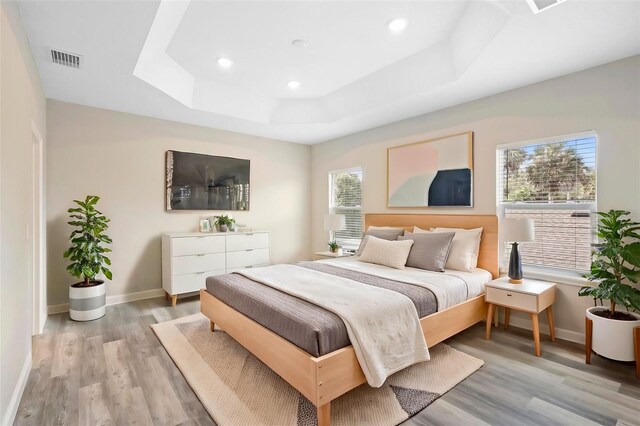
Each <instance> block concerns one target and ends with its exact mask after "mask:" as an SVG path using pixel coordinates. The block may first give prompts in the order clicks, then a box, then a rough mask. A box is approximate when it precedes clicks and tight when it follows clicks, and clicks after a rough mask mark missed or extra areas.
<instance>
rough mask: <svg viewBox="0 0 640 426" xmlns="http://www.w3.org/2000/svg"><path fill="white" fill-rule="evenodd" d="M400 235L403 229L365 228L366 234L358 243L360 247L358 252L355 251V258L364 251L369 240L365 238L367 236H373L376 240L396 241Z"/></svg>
mask: <svg viewBox="0 0 640 426" xmlns="http://www.w3.org/2000/svg"><path fill="white" fill-rule="evenodd" d="M402 234H404V229H403V228H389V227H377V226H370V227H369V228H367V232H365V234H364V237H363V238H362V241H361V242H360V247H358V250H357V251H356V256H360V255H361V254H362V250H364V248H365V246H366V245H367V242H368V240H369V239H368V238H367V236H369V235H373V236H374V237H376V238H382V239H383V240H388V241H396V240H397V239H398V237H399V236H400V235H402Z"/></svg>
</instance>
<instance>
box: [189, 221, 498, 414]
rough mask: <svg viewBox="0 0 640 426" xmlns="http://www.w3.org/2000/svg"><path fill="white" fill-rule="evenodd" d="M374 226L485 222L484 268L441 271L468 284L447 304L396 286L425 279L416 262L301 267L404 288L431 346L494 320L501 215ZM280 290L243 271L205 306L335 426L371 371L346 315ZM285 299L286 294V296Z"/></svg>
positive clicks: (214, 321)
mask: <svg viewBox="0 0 640 426" xmlns="http://www.w3.org/2000/svg"><path fill="white" fill-rule="evenodd" d="M369 226H393V227H403V228H405V229H407V230H411V229H412V228H413V226H418V227H421V228H429V227H448V228H477V227H482V228H483V234H482V240H481V243H480V252H479V256H478V268H479V269H478V270H477V272H476V273H470V272H467V273H461V272H458V273H456V272H453V271H448V272H449V273H448V274H440V276H441V277H444V276H452V277H454V278H452V279H453V280H454V281H455V282H457V283H464V286H462V284H460V289H459V290H458V291H457V293H456V292H453V293H451V295H449V296H447V297H448V298H450V299H451V300H448V299H447V302H446V304H445V305H444V306H442V303H443V302H442V301H443V296H442V295H441V294H437V292H435V294H432V295H431V296H430V295H429V292H428V291H426V292H425V291H424V289H423V288H422V287H420V286H404V287H402V288H403V289H404V290H402V289H400V291H399V288H395V287H394V286H397V282H396V281H397V280H398V277H399V276H402V277H403V278H402V280H404V281H406V282H411V280H416V279H417V280H419V279H420V276H421V275H420V272H417V271H412V270H411V269H412V268H406V270H402V271H401V272H400V275H398V272H397V271H394V273H393V274H391V275H390V274H388V273H386V272H385V271H384V269H385V267H381V266H377V265H369V264H364V263H362V262H357V260H356V259H353V258H343V259H331V260H325V261H319V262H309V263H304V264H299V266H300V267H306V268H310V269H314V270H318V271H320V272H327V273H328V272H331V273H332V274H338V275H342V276H344V277H346V278H348V279H354V278H353V277H354V275H353V274H360V275H359V276H357V279H359V280H362V279H366V277H369V279H370V280H373V281H372V282H369V283H367V284H370V285H376V286H380V287H383V288H390V289H393V290H395V291H399V292H401V293H402V292H404V293H403V294H405V296H407V297H409V298H410V299H411V300H412V301H413V303H414V304H415V306H416V310H417V312H418V313H419V317H420V326H421V328H422V333H423V334H424V337H425V340H426V342H427V344H428V346H430V347H431V346H434V345H436V344H437V343H439V342H441V341H443V340H445V339H447V338H449V337H451V336H453V335H455V334H456V333H458V332H460V331H462V330H464V329H466V328H468V327H470V326H471V325H473V324H475V323H477V322H479V321H481V320H483V319H485V318H486V313H487V306H486V304H485V302H484V296H483V290H484V285H483V284H484V283H486V282H487V281H488V280H490V279H492V278H495V277H497V275H498V253H497V247H498V242H497V241H498V238H497V237H498V235H497V229H498V228H497V218H496V217H495V216H488V215H486V216H485V215H415V214H366V215H365V229H366V228H368V227H369ZM375 269H378V270H377V271H376V270H375ZM422 273H424V271H422ZM465 274H466V275H465ZM376 276H377V278H371V277H376ZM218 278H220V277H218ZM440 279H448V278H440ZM407 280H409V281H407ZM236 281H239V282H236ZM454 281H450V282H454ZM450 282H447V283H446V284H447V285H446V286H444V287H447V286H449V284H450ZM238 289H241V290H240V292H238ZM278 293H279V292H278V290H275V289H272V288H270V287H267V286H263V285H262V284H260V283H256V282H252V281H251V280H248V279H247V278H246V277H243V276H241V275H237V274H232V275H227V276H225V278H223V279H222V280H220V279H218V280H217V281H216V285H215V288H212V287H211V286H209V290H207V289H203V290H201V294H200V295H201V310H202V312H203V314H205V315H206V316H207V317H208V318H209V320H210V321H211V330H212V331H213V330H214V325H218V327H219V328H221V329H223V330H224V331H225V332H226V333H228V334H229V335H230V336H232V337H233V338H234V339H235V340H236V341H238V342H239V343H240V344H241V345H243V346H244V347H245V348H246V349H247V350H249V351H250V352H252V353H253V354H254V355H255V356H256V357H257V358H259V359H260V360H261V361H262V362H264V363H265V364H267V365H268V366H269V367H270V368H271V369H272V370H273V371H274V372H276V373H277V374H278V375H280V376H281V377H282V378H283V379H285V380H286V381H287V382H288V383H289V384H291V385H292V386H293V387H294V388H296V389H297V390H298V391H299V392H300V393H302V394H303V395H304V396H305V397H306V398H307V399H309V401H311V402H312V403H313V404H314V405H315V406H316V407H317V413H318V424H319V425H320V426H324V425H329V423H330V404H331V401H332V400H334V399H336V398H337V397H339V396H340V395H342V394H344V393H346V392H348V391H349V390H351V389H353V388H355V387H357V386H359V385H361V384H363V383H365V382H366V380H365V375H364V373H363V370H362V369H361V367H360V364H359V363H358V360H357V358H356V354H355V351H354V348H353V346H352V345H350V344H349V339H348V337H347V335H346V332H345V331H344V330H343V329H341V320H340V318H337V317H336V316H335V315H333V314H332V313H330V312H327V311H323V309H322V308H319V307H317V306H315V307H314V306H313V305H312V304H309V303H308V302H304V301H301V300H297V301H296V300H295V298H292V297H291V296H289V295H284V296H283V295H282V294H280V295H278ZM432 293H433V292H432ZM463 294H464V297H463ZM286 296H288V297H286ZM278 298H279V299H283V298H284V301H283V300H279V299H278ZM434 298H435V299H437V300H435V301H434V300H433V299H434ZM292 299H293V300H292ZM274 300H275V301H274ZM268 301H270V302H269V303H270V304H271V306H270V305H269V303H267V302H268ZM438 305H440V306H438ZM278 307H279V308H278ZM314 308H315V309H314ZM243 312H244V313H243ZM342 327H344V324H342Z"/></svg>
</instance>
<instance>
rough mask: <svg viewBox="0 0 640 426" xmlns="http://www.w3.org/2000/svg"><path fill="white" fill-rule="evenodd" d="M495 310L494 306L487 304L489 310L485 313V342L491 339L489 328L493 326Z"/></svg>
mask: <svg viewBox="0 0 640 426" xmlns="http://www.w3.org/2000/svg"><path fill="white" fill-rule="evenodd" d="M495 309H496V305H494V304H493V303H489V310H488V311H487V331H486V333H485V336H484V338H485V339H487V340H489V339H491V326H492V325H493V313H494V311H495Z"/></svg>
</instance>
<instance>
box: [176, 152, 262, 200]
mask: <svg viewBox="0 0 640 426" xmlns="http://www.w3.org/2000/svg"><path fill="white" fill-rule="evenodd" d="M166 170H167V175H166V184H167V188H166V189H167V210H249V176H250V172H249V171H250V161H249V160H242V159H239V158H231V157H218V156H215V155H205V154H193V153H190V152H180V151H167V168H166Z"/></svg>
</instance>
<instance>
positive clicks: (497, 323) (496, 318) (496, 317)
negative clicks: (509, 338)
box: [494, 306, 500, 327]
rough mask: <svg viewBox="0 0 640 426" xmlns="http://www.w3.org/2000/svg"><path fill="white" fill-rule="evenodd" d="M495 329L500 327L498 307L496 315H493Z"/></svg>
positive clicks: (497, 307)
mask: <svg viewBox="0 0 640 426" xmlns="http://www.w3.org/2000/svg"><path fill="white" fill-rule="evenodd" d="M494 319H495V325H496V327H500V307H499V306H496V313H495V315H494Z"/></svg>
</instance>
